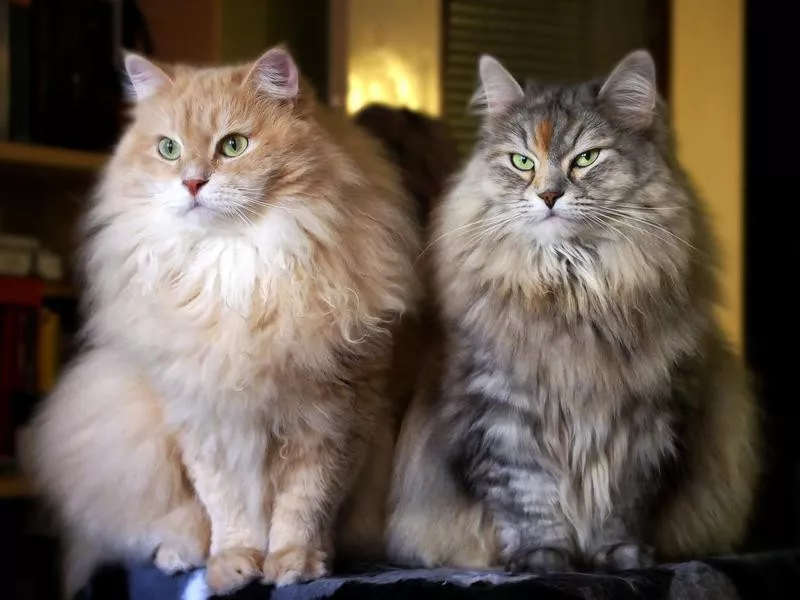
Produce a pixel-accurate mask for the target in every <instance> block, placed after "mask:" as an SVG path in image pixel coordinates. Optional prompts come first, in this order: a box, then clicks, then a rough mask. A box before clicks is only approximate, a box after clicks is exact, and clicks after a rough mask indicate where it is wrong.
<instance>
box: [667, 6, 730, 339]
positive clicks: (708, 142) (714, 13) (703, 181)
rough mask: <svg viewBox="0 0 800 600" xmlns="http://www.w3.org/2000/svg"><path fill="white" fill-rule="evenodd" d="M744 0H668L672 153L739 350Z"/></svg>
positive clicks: (726, 321) (724, 315)
mask: <svg viewBox="0 0 800 600" xmlns="http://www.w3.org/2000/svg"><path fill="white" fill-rule="evenodd" d="M743 10H744V1H743V0H702V1H698V0H673V7H672V15H673V16H672V18H673V21H672V31H673V37H672V86H673V87H672V115H673V119H674V125H675V129H676V134H677V140H678V144H679V146H678V152H679V156H680V158H681V161H682V162H683V164H684V166H685V167H686V168H687V169H688V170H689V173H690V174H691V175H692V178H693V180H694V182H695V184H696V185H697V186H698V188H699V190H700V192H701V194H702V195H703V197H704V199H705V200H706V202H707V205H708V207H709V209H710V211H711V216H712V223H713V225H714V227H715V230H716V233H717V236H718V239H719V242H720V250H721V255H722V256H721V259H722V268H723V271H722V277H721V284H722V291H723V306H721V307H720V319H721V323H722V325H723V326H724V328H725V331H726V332H727V333H728V335H729V336H730V338H731V340H732V341H733V342H734V343H735V345H736V348H737V350H739V351H740V352H741V351H742V347H743V333H742V332H743V326H742V325H743V323H742V319H743V316H742V305H743V302H742V300H743V299H742V294H743V287H742V268H743V255H742V246H743V228H742V214H743V189H744V173H743V153H742V145H743V144H742V142H743V137H742V135H743V125H744V124H743V120H744V113H743V102H742V94H743V91H742V81H743V71H744V63H743V45H744V42H743V37H744V32H743V21H742V15H743Z"/></svg>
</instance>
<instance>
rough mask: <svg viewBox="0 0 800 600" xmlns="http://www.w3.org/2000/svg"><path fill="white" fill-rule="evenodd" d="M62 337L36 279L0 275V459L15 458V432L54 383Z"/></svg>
mask: <svg viewBox="0 0 800 600" xmlns="http://www.w3.org/2000/svg"><path fill="white" fill-rule="evenodd" d="M64 338H65V336H64V333H63V332H62V327H61V317H60V315H59V314H58V313H57V312H56V311H55V310H53V309H51V308H50V307H48V306H47V305H46V298H45V284H44V282H43V281H42V280H41V279H39V278H32V277H6V276H0V459H3V458H6V459H11V458H13V457H14V455H15V452H16V448H15V440H16V432H17V431H18V429H19V428H20V427H21V426H22V425H24V424H25V423H26V422H27V421H28V419H29V418H30V416H31V414H32V413H33V410H34V409H35V407H36V404H37V402H38V401H39V399H40V398H42V397H43V396H44V395H46V394H47V393H49V392H50V391H51V389H52V387H53V385H54V384H55V380H56V377H57V375H58V371H59V369H60V366H61V364H62V361H63V354H64Z"/></svg>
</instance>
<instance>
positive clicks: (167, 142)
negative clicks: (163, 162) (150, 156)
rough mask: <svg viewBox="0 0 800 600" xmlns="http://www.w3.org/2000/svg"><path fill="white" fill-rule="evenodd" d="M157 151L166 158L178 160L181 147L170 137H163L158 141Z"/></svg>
mask: <svg viewBox="0 0 800 600" xmlns="http://www.w3.org/2000/svg"><path fill="white" fill-rule="evenodd" d="M158 153H159V154H160V155H161V156H163V157H164V158H166V159H167V160H178V158H180V155H181V147H180V144H178V142H176V141H175V140H173V139H172V138H168V137H163V138H161V139H160V140H159V141H158Z"/></svg>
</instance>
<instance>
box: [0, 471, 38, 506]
mask: <svg viewBox="0 0 800 600" xmlns="http://www.w3.org/2000/svg"><path fill="white" fill-rule="evenodd" d="M30 495H31V488H30V485H29V484H28V482H27V481H26V480H25V477H24V476H23V475H22V474H20V473H0V500H1V499H3V498H25V497H28V496H30Z"/></svg>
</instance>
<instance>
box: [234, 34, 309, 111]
mask: <svg viewBox="0 0 800 600" xmlns="http://www.w3.org/2000/svg"><path fill="white" fill-rule="evenodd" d="M245 81H249V82H253V83H255V85H256V87H257V88H258V89H259V90H261V91H262V92H264V93H265V94H267V95H268V96H272V97H273V98H285V99H294V98H297V96H298V94H299V93H300V72H299V71H298V69H297V65H296V64H295V62H294V59H293V58H292V55H291V54H289V51H288V50H287V49H286V48H284V47H283V46H276V47H275V48H270V49H269V50H267V51H266V52H265V53H264V54H262V55H261V57H260V58H259V59H258V60H257V61H256V62H255V64H254V65H253V68H252V69H250V73H248V74H247V77H246V78H245Z"/></svg>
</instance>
